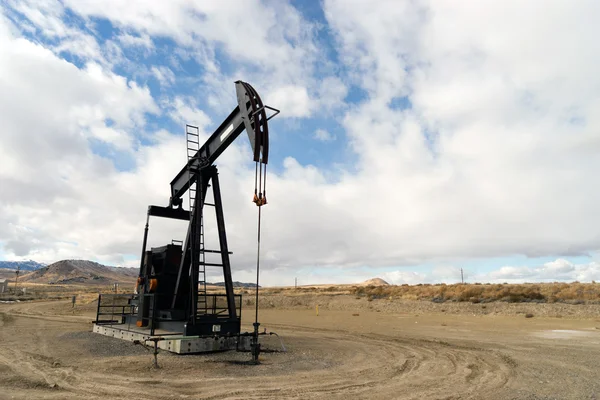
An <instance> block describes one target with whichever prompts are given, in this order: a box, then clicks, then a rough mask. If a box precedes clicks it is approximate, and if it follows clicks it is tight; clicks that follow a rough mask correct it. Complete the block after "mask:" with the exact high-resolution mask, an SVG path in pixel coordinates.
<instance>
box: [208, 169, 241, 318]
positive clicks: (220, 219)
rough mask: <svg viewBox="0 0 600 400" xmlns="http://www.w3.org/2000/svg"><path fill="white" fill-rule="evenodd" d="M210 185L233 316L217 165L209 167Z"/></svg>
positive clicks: (227, 251)
mask: <svg viewBox="0 0 600 400" xmlns="http://www.w3.org/2000/svg"><path fill="white" fill-rule="evenodd" d="M211 170H212V187H213V195H214V197H215V211H216V214H217V230H218V231H219V244H220V246H221V260H222V261H223V277H224V278H225V279H224V282H225V293H226V295H227V308H228V309H229V316H230V317H235V315H236V309H235V297H234V293H233V280H232V277H231V264H230V262H229V248H228V247H227V234H226V232H225V217H224V216H223V203H222V202H221V187H220V185H219V173H218V171H217V167H214V166H213V167H211Z"/></svg>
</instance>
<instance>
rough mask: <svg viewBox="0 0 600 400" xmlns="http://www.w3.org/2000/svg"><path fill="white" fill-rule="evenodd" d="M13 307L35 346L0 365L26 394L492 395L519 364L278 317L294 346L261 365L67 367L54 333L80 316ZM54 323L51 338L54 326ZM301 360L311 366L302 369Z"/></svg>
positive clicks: (478, 352)
mask: <svg viewBox="0 0 600 400" xmlns="http://www.w3.org/2000/svg"><path fill="white" fill-rule="evenodd" d="M11 311H12V312H11V314H12V315H14V316H15V319H17V320H18V319H27V320H28V321H26V323H27V324H28V325H27V327H28V332H25V333H23V336H24V338H23V340H25V341H26V342H27V343H28V346H27V348H26V349H21V348H19V349H16V348H9V347H5V348H0V365H7V366H9V368H10V374H11V376H12V378H11V380H10V382H6V383H9V384H12V385H13V386H14V387H13V389H15V390H16V389H18V388H19V386H18V384H16V383H15V382H16V381H15V379H18V378H20V379H23V380H27V379H29V380H31V382H30V383H31V385H30V387H29V389H30V392H28V393H32V392H31V390H32V391H35V392H36V393H37V392H38V391H43V394H44V397H47V398H56V399H59V398H61V399H62V398H82V399H88V400H89V399H96V398H114V399H125V398H127V399H138V398H139V399H141V398H144V399H168V398H194V399H224V398H227V399H282V398H286V399H306V398H311V399H346V398H349V397H352V398H359V399H363V398H382V399H388V398H394V399H423V398H427V399H454V398H461V399H475V398H478V399H479V398H490V399H494V398H501V397H499V394H500V393H501V392H502V389H503V388H504V387H505V386H507V385H508V384H509V383H510V381H511V379H513V377H514V376H515V368H516V363H515V362H514V361H512V360H511V359H510V357H508V356H506V355H503V354H502V353H500V352H498V351H492V350H489V349H485V348H479V347H473V346H471V345H469V344H464V343H462V342H461V343H448V342H439V341H433V340H424V339H420V338H411V337H392V336H385V335H381V334H356V333H349V332H344V331H341V330H340V331H337V330H323V329H314V328H307V327H299V326H292V325H274V324H272V325H273V327H275V328H277V329H278V330H279V333H280V334H282V335H283V336H284V337H285V338H286V345H287V346H288V349H289V353H288V354H273V355H265V356H264V358H265V363H263V365H260V366H243V367H240V366H239V365H233V364H231V362H230V361H229V360H230V358H229V357H230V356H228V354H227V353H223V355H222V357H221V358H217V359H216V360H215V361H211V362H210V363H209V362H206V358H205V357H203V356H191V357H195V358H189V357H188V358H185V357H187V356H181V357H184V358H177V357H168V358H167V357H166V356H165V357H164V358H163V360H164V365H165V366H164V368H163V369H162V370H158V371H155V370H152V369H151V368H150V356H149V355H148V356H128V357H113V358H111V359H108V358H98V359H97V360H94V359H93V358H91V357H88V359H87V361H85V360H82V361H81V363H79V362H78V361H76V360H74V359H68V360H66V361H65V362H64V364H65V365H63V355H62V354H63V352H62V350H61V351H59V350H57V349H55V342H53V340H54V339H53V337H54V338H56V337H58V335H59V334H58V333H57V332H60V329H64V326H61V324H62V323H63V322H66V321H63V320H69V322H75V321H73V319H71V316H69V315H65V316H62V315H60V316H58V315H57V316H54V315H52V316H46V318H44V319H41V318H40V315H24V314H21V312H32V311H33V310H32V309H26V310H20V309H18V308H15V309H13V310H11ZM48 318H50V319H48ZM54 318H56V319H57V320H54ZM78 323H80V324H81V325H82V330H85V329H86V328H85V326H84V325H83V322H78ZM52 329H54V332H55V333H54V336H52V335H51V334H48V333H47V330H52ZM63 345H64V344H63ZM159 358H160V357H159ZM190 360H196V361H197V365H196V367H193V365H194V364H193V363H191V362H190ZM296 360H298V363H304V364H305V365H308V366H309V367H310V366H313V365H314V368H304V369H302V368H298V367H297V365H296ZM511 361H512V362H511ZM69 364H70V365H69ZM282 365H283V366H284V368H281V369H276V367H277V368H279V367H280V366H282ZM155 383H156V384H155ZM54 385H57V387H56V388H55V389H49V388H51V387H54ZM25 397H27V396H25Z"/></svg>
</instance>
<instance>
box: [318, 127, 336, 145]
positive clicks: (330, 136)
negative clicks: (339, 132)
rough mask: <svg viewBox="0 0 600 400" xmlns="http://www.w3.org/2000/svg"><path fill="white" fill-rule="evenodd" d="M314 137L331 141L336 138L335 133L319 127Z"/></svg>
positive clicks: (322, 140) (323, 140)
mask: <svg viewBox="0 0 600 400" xmlns="http://www.w3.org/2000/svg"><path fill="white" fill-rule="evenodd" d="M313 137H314V138H315V139H317V140H320V141H321V142H331V141H332V140H335V135H333V134H331V133H329V132H328V131H326V130H325V129H317V130H316V131H315V134H314V135H313Z"/></svg>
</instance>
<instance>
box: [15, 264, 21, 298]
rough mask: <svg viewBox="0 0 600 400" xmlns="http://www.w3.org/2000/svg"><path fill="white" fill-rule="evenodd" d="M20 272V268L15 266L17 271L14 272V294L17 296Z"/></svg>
mask: <svg viewBox="0 0 600 400" xmlns="http://www.w3.org/2000/svg"><path fill="white" fill-rule="evenodd" d="M20 272H21V266H20V265H17V270H16V271H15V274H16V278H15V294H17V286H18V284H19V273H20Z"/></svg>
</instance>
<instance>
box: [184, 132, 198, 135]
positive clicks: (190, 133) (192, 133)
mask: <svg viewBox="0 0 600 400" xmlns="http://www.w3.org/2000/svg"><path fill="white" fill-rule="evenodd" d="M186 133H187V134H188V135H192V136H198V134H197V133H194V132H186Z"/></svg>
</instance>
